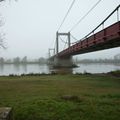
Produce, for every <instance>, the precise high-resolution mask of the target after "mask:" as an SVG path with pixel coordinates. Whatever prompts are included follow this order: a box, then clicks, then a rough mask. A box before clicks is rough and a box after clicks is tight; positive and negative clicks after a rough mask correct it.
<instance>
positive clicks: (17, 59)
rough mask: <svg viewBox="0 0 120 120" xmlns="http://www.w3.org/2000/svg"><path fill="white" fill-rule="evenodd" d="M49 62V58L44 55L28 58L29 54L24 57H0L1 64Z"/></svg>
mask: <svg viewBox="0 0 120 120" xmlns="http://www.w3.org/2000/svg"><path fill="white" fill-rule="evenodd" d="M45 63H47V60H46V59H45V58H43V57H40V58H38V59H28V58H27V56H24V57H23V58H20V57H15V58H13V59H5V58H3V57H0V64H45Z"/></svg>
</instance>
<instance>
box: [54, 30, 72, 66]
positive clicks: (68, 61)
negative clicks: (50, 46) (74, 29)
mask: <svg viewBox="0 0 120 120" xmlns="http://www.w3.org/2000/svg"><path fill="white" fill-rule="evenodd" d="M60 36H67V39H68V41H67V44H68V47H70V45H71V43H70V32H68V33H59V32H58V31H57V32H56V56H55V58H54V66H55V67H72V66H73V62H72V56H65V57H62V58H61V57H59V37H60Z"/></svg>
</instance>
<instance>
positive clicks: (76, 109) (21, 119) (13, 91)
mask: <svg viewBox="0 0 120 120" xmlns="http://www.w3.org/2000/svg"><path fill="white" fill-rule="evenodd" d="M4 106H9V107H13V113H14V118H15V120H91V119H92V120H115V119H119V117H120V114H119V113H120V78H119V77H116V76H114V75H111V74H110V75H109V74H105V75H104V74H94V75H93V74H76V75H72V74H66V75H58V74H55V75H40V76H39V75H36V76H35V75H32V76H30V75H27V76H9V77H0V107H4Z"/></svg>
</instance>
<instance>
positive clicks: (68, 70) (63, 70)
mask: <svg viewBox="0 0 120 120" xmlns="http://www.w3.org/2000/svg"><path fill="white" fill-rule="evenodd" d="M49 71H50V73H57V74H72V73H73V69H72V68H53V67H52V66H49Z"/></svg>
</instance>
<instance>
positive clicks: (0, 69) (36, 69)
mask: <svg viewBox="0 0 120 120" xmlns="http://www.w3.org/2000/svg"><path fill="white" fill-rule="evenodd" d="M114 70H120V64H98V63H97V64H78V67H76V68H71V69H54V70H53V69H52V68H50V67H49V66H47V65H46V64H26V65H23V64H19V65H15V64H3V65H0V76H3V75H10V74H15V75H21V74H29V73H40V74H41V73H46V74H48V73H51V72H53V71H55V72H56V71H57V72H63V73H65V72H69V73H73V74H75V73H85V72H88V73H107V72H110V71H114Z"/></svg>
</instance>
